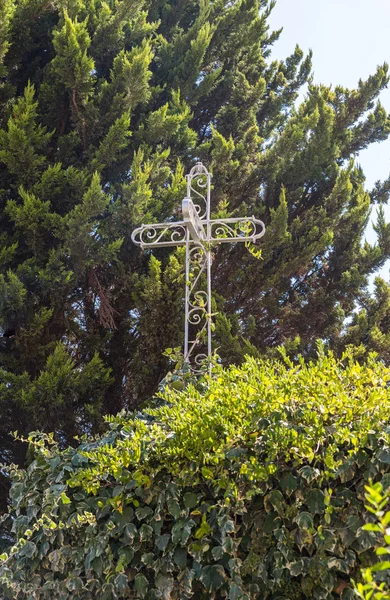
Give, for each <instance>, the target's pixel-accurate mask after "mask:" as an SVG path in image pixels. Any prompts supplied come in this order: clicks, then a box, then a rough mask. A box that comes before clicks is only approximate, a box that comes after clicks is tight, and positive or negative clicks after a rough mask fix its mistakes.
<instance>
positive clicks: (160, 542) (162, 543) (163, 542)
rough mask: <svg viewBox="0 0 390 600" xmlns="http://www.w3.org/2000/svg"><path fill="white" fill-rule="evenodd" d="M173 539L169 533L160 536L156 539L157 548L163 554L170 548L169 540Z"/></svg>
mask: <svg viewBox="0 0 390 600" xmlns="http://www.w3.org/2000/svg"><path fill="white" fill-rule="evenodd" d="M170 539H171V536H170V535H169V533H164V535H159V536H158V537H157V538H156V546H157V548H158V549H159V550H161V552H163V551H164V550H165V548H166V547H167V546H168V543H169V540H170Z"/></svg>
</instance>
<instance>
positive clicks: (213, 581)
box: [0, 352, 390, 600]
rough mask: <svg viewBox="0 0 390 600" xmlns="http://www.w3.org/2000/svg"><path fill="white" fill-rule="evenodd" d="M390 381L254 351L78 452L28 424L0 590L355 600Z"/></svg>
mask: <svg viewBox="0 0 390 600" xmlns="http://www.w3.org/2000/svg"><path fill="white" fill-rule="evenodd" d="M389 382H390V369H388V368H385V367H384V366H383V365H382V364H381V363H379V362H376V360H375V357H371V358H370V359H369V360H368V362H367V363H366V364H365V365H359V364H358V363H356V362H355V361H354V360H353V357H352V356H350V355H347V356H344V357H343V358H342V360H341V361H338V360H336V359H335V358H334V357H333V356H332V355H324V354H323V353H321V352H320V355H319V357H318V360H317V361H316V362H314V363H310V364H305V363H304V361H303V360H302V361H300V362H299V363H298V364H292V363H290V362H289V361H288V359H287V358H286V357H284V358H283V359H282V360H280V361H264V362H258V361H255V360H251V359H249V360H248V361H247V362H246V363H245V364H244V365H243V366H242V367H240V368H236V367H232V368H230V369H228V370H226V371H224V370H222V369H221V370H218V369H216V371H215V373H214V377H213V379H212V380H210V381H207V382H206V384H205V385H204V389H203V390H197V389H195V388H193V387H189V388H187V389H186V390H184V391H174V390H170V391H169V390H167V391H166V393H165V394H164V398H163V399H161V400H160V401H158V402H157V403H156V404H155V405H154V406H153V407H152V408H147V409H145V410H144V412H142V413H138V414H136V415H120V416H118V417H117V418H115V419H112V420H111V422H110V429H109V431H108V433H107V434H106V435H105V436H104V437H103V438H96V439H87V438H86V439H84V440H81V443H80V445H79V447H78V448H76V449H71V448H68V449H67V450H64V451H60V450H59V449H58V447H57V446H56V445H54V444H53V443H52V442H51V440H50V439H49V438H47V437H45V436H40V435H35V436H33V437H32V438H31V443H32V444H33V446H34V447H35V459H34V460H33V462H31V464H30V466H29V467H28V469H27V470H26V471H18V470H16V469H13V470H11V472H10V476H11V477H12V481H13V485H12V490H11V499H10V514H9V516H8V521H9V523H12V531H13V534H14V536H15V545H14V546H13V547H12V548H9V549H8V552H7V555H3V556H2V562H1V566H0V578H1V581H2V582H3V594H4V595H5V596H6V597H7V598H13V599H29V600H30V599H31V600H32V599H46V598H47V599H49V598H50V599H53V598H55V600H62V599H68V598H72V599H74V600H86V599H92V598H93V599H97V598H98V599H99V600H104V599H107V600H108V599H114V598H118V599H125V598H145V599H157V598H161V599H163V600H167V599H177V600H179V599H180V600H185V599H187V598H188V599H190V598H193V599H197V600H202V599H204V600H206V599H208V600H209V599H211V598H215V599H219V598H228V599H229V600H239V599H250V598H259V599H277V598H278V599H282V598H284V599H286V600H300V599H302V600H303V599H305V598H314V599H318V600H322V599H323V600H326V599H330V598H341V599H342V600H349V599H352V598H353V597H354V592H353V590H352V586H351V579H355V580H357V581H358V580H359V573H360V568H361V567H362V566H364V565H367V564H370V562H371V561H375V560H376V559H375V555H374V552H373V546H374V544H375V533H374V532H371V531H365V530H364V529H362V526H363V525H364V523H365V522H366V521H370V519H373V518H374V517H373V516H372V515H370V514H369V513H367V512H366V511H365V510H364V502H365V500H364V491H365V490H364V484H365V482H366V481H367V480H369V478H372V479H373V481H378V480H381V481H382V483H383V485H384V486H385V487H387V486H388V485H389V483H390V468H389V465H390V436H389V433H390V429H389V415H390V397H389V388H388V385H389ZM0 585H1V584H0Z"/></svg>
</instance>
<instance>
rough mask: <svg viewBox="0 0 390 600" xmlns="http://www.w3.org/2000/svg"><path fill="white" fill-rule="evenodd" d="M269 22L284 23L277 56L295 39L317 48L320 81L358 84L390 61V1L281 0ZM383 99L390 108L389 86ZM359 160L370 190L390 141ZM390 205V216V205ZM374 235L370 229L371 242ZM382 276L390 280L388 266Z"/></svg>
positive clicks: (387, 165) (389, 209)
mask: <svg viewBox="0 0 390 600" xmlns="http://www.w3.org/2000/svg"><path fill="white" fill-rule="evenodd" d="M269 22H270V25H271V28H272V29H279V28H280V27H283V32H282V33H281V36H280V39H279V41H278V42H276V44H275V46H274V52H273V56H274V57H275V58H286V57H287V56H288V55H290V54H291V53H292V52H293V50H294V47H295V45H296V44H298V45H299V46H300V47H301V48H302V50H303V51H305V52H307V51H308V50H309V49H312V50H313V53H314V55H313V70H314V81H315V83H324V84H332V85H337V84H340V85H343V86H344V87H350V88H354V87H356V85H357V83H358V81H359V79H365V78H366V77H367V76H368V75H370V74H373V73H374V72H375V69H376V66H377V65H379V64H383V63H384V62H388V63H390V43H389V24H390V0H369V1H367V0H277V2H276V6H275V8H274V10H273V12H272V14H271V17H270V21H269ZM381 102H382V104H383V105H384V107H385V108H386V110H387V111H388V112H390V89H387V90H385V91H384V92H383V94H382V96H381ZM359 162H360V164H361V165H362V167H363V169H364V172H365V174H366V177H367V187H368V188H369V189H370V188H371V187H372V185H373V184H374V183H375V181H377V180H378V179H380V180H384V179H387V177H388V176H389V175H390V140H387V141H386V142H382V143H378V144H375V145H373V146H371V147H370V148H368V149H367V150H365V151H363V152H362V153H361V155H360V157H359ZM385 210H386V215H387V219H388V220H389V221H390V205H388V206H386V207H385ZM374 213H375V211H374ZM374 216H375V215H374ZM374 235H375V234H373V233H372V232H368V233H367V238H368V240H369V241H370V242H372V241H373V240H374V239H375V237H374ZM381 275H382V276H383V277H385V278H386V279H388V275H389V266H387V267H385V268H384V271H383V272H382V273H381Z"/></svg>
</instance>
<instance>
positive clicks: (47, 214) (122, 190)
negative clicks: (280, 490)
mask: <svg viewBox="0 0 390 600" xmlns="http://www.w3.org/2000/svg"><path fill="white" fill-rule="evenodd" d="M273 4H274V2H269V1H268V0H232V1H231V2H226V1H225V0H214V1H213V2H211V1H210V0H169V1H168V0H149V1H148V2H147V1H143V0H112V1H110V2H105V1H103V0H94V1H92V0H53V1H52V2H49V3H48V2H46V1H45V0H0V63H1V67H0V69H1V70H0V76H1V83H0V279H1V280H0V327H1V332H2V335H3V337H2V338H1V339H0V368H1V370H0V412H1V416H2V419H1V423H0V459H1V460H3V461H4V460H5V461H10V460H15V461H17V462H23V460H24V454H23V450H22V449H21V448H20V447H19V446H18V445H17V444H15V443H14V442H13V441H12V439H11V437H10V435H9V432H10V431H12V430H16V429H17V430H19V432H21V433H22V434H25V433H27V432H28V431H30V430H32V429H37V428H39V429H43V430H46V431H54V432H55V433H56V437H57V438H58V439H59V440H60V442H61V443H62V444H67V443H71V442H72V440H73V437H74V435H76V434H78V433H82V432H85V431H90V430H98V429H99V428H100V426H101V422H102V421H101V415H102V414H105V413H116V412H117V411H118V410H120V409H121V408H122V407H126V408H134V407H136V406H138V405H139V404H140V402H142V400H144V399H145V398H147V397H150V396H151V395H152V394H153V392H154V390H155V389H156V385H157V384H158V382H159V381H160V380H161V378H162V377H163V376H164V374H165V372H166V370H167V367H168V362H167V358H165V357H164V356H163V355H162V352H163V351H164V349H166V348H168V347H176V346H178V345H180V343H181V342H182V318H183V317H182V294H183V285H184V274H183V253H182V252H181V251H180V250H174V249H173V250H171V249H164V250H160V251H158V252H155V253H154V254H153V256H152V255H151V254H150V253H141V252H140V251H139V249H138V248H136V247H135V246H134V245H133V244H132V242H131V240H130V234H131V232H132V230H133V229H134V228H135V227H136V226H138V225H140V223H141V222H144V223H147V222H157V221H161V220H165V219H167V218H169V217H171V216H172V215H174V216H175V217H177V218H180V214H179V207H180V203H181V199H182V197H183V195H184V193H185V179H184V174H185V173H186V172H187V171H188V169H189V168H190V167H191V166H193V164H194V162H195V161H196V160H199V159H201V160H202V161H203V162H204V163H205V164H207V166H208V167H209V169H210V170H211V172H212V173H213V186H214V188H213V213H214V216H217V215H224V216H226V215H232V216H234V215H235V214H242V213H244V212H246V213H247V214H255V215H256V216H258V217H260V218H261V219H263V220H264V222H265V223H266V226H267V234H266V236H265V238H263V243H262V260H257V259H256V258H254V257H253V256H252V255H251V254H249V253H248V252H247V251H246V250H245V248H241V247H231V248H228V247H220V248H218V249H217V250H216V253H215V257H214V281H213V286H214V290H215V296H214V300H213V301H214V305H215V311H216V312H218V313H219V316H218V318H217V328H216V340H217V345H218V346H219V347H220V354H221V356H222V358H223V360H224V361H225V362H231V361H233V360H241V359H242V356H243V355H244V354H245V353H247V352H250V353H257V352H259V353H264V352H266V351H269V350H270V349H271V350H272V348H274V347H275V346H276V345H278V344H280V343H282V342H284V343H286V344H287V345H289V346H290V347H291V348H292V349H293V348H296V349H299V350H300V351H302V352H304V353H310V352H311V349H312V347H313V342H314V340H315V339H316V338H322V339H324V340H329V342H330V343H332V344H333V345H335V346H337V344H338V343H340V338H341V336H342V335H343V327H344V321H345V318H346V317H348V316H350V315H351V314H353V310H354V307H355V303H356V300H357V299H358V298H359V297H360V295H361V294H362V293H363V292H364V290H365V288H366V286H367V278H368V276H369V275H370V274H371V273H374V272H375V271H376V270H377V269H378V268H379V267H380V266H382V265H383V264H384V262H385V260H386V259H387V257H388V256H389V254H390V230H389V227H388V226H387V225H386V223H385V222H384V220H383V219H382V220H381V219H379V221H378V233H379V242H378V244H377V245H374V246H371V245H369V244H365V243H363V241H362V236H363V232H364V229H365V226H366V224H367V220H368V218H369V214H370V209H371V205H372V203H373V202H374V201H379V200H380V201H384V200H386V198H387V193H388V188H389V187H390V186H389V184H388V183H385V184H384V185H383V186H382V185H378V186H377V188H376V189H375V190H374V192H373V193H372V195H371V196H370V195H369V194H368V193H367V191H366V190H365V188H364V174H363V173H362V171H361V169H360V168H359V166H358V165H357V164H356V162H355V161H354V157H355V156H356V155H357V153H358V152H359V151H360V150H362V149H363V148H366V147H367V146H368V145H369V144H371V143H374V142H377V141H380V140H384V139H386V138H387V136H388V134H389V132H390V119H389V117H388V115H387V114H386V112H385V110H384V109H383V107H382V106H381V105H380V103H379V102H378V101H377V98H378V96H379V94H380V92H381V90H383V88H385V87H386V85H387V83H388V71H387V65H383V66H380V67H378V69H377V71H376V73H375V74H374V75H373V76H371V77H369V78H368V80H367V81H360V82H359V84H358V87H357V89H354V90H349V89H345V88H342V87H336V88H329V87H325V86H315V85H313V84H312V83H311V80H310V72H311V55H309V56H306V57H305V56H304V55H303V53H302V51H301V50H300V49H299V47H297V48H296V49H295V51H294V53H293V55H292V56H290V57H288V58H287V59H286V60H285V61H272V60H271V59H270V52H271V48H272V44H273V42H274V41H275V40H276V39H277V37H278V35H279V33H280V32H271V31H270V30H269V27H268V25H267V18H268V16H269V12H270V10H272V7H273ZM306 83H308V84H309V88H308V93H307V96H306V99H305V100H304V101H303V102H302V104H301V105H300V106H298V107H296V106H295V101H296V99H297V95H298V92H299V90H300V89H301V87H302V86H303V85H305V84H306ZM238 211H239V212H238Z"/></svg>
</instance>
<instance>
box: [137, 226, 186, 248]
mask: <svg viewBox="0 0 390 600" xmlns="http://www.w3.org/2000/svg"><path fill="white" fill-rule="evenodd" d="M186 232H187V227H186V224H185V223H184V221H175V222H174V223H155V224H151V225H142V226H141V227H137V229H134V231H133V233H132V234H131V239H132V241H133V242H134V244H137V246H141V248H160V247H164V246H165V247H168V246H185V244H186V237H187V233H186Z"/></svg>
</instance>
